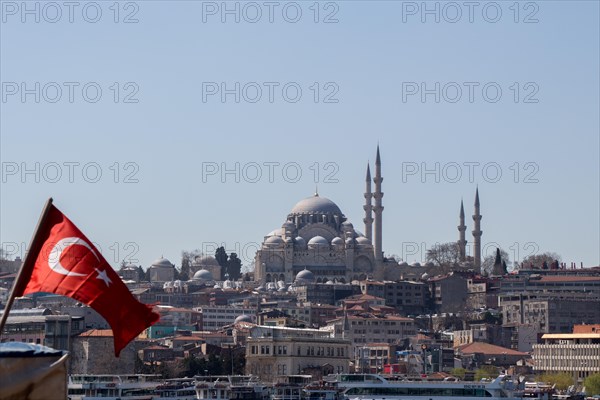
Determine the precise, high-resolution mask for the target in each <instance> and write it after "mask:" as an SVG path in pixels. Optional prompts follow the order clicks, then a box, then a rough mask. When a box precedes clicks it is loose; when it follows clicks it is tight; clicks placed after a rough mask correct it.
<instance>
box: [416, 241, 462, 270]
mask: <svg viewBox="0 0 600 400" xmlns="http://www.w3.org/2000/svg"><path fill="white" fill-rule="evenodd" d="M425 258H426V261H427V262H431V263H433V264H434V265H436V266H447V265H454V264H456V263H458V262H459V261H460V253H459V251H458V244H457V243H456V242H448V243H437V244H435V245H433V246H432V247H431V248H430V249H429V250H427V254H426V256H425Z"/></svg>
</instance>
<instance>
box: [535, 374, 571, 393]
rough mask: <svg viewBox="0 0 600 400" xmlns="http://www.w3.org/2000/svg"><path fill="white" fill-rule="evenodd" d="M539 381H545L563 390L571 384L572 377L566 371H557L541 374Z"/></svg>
mask: <svg viewBox="0 0 600 400" xmlns="http://www.w3.org/2000/svg"><path fill="white" fill-rule="evenodd" d="M539 380H540V381H542V382H547V383H549V384H551V385H556V388H557V389H559V390H565V389H567V388H568V387H569V386H571V385H573V377H572V376H571V374H569V373H567V372H559V373H556V374H543V375H541V376H540V379H539Z"/></svg>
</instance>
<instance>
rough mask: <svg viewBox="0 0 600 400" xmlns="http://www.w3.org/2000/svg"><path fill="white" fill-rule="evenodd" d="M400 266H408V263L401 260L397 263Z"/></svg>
mask: <svg viewBox="0 0 600 400" xmlns="http://www.w3.org/2000/svg"><path fill="white" fill-rule="evenodd" d="M398 265H399V266H401V267H408V263H407V262H406V261H402V262H401V263H400V264H398Z"/></svg>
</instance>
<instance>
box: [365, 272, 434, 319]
mask: <svg viewBox="0 0 600 400" xmlns="http://www.w3.org/2000/svg"><path fill="white" fill-rule="evenodd" d="M360 289H361V291H362V293H364V294H368V295H372V296H377V297H381V298H383V299H385V305H387V306H389V307H394V308H395V309H396V310H397V311H398V312H399V313H401V314H404V315H409V314H422V313H424V312H425V310H426V308H427V305H428V299H429V288H428V286H427V285H426V284H424V283H423V282H416V281H396V282H392V281H382V282H379V281H370V280H369V281H361V282H360Z"/></svg>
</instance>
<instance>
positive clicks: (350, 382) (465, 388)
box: [329, 374, 551, 400]
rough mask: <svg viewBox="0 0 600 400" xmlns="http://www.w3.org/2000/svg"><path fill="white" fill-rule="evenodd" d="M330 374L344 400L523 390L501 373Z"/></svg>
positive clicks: (499, 397) (509, 395)
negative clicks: (433, 377) (418, 376)
mask: <svg viewBox="0 0 600 400" xmlns="http://www.w3.org/2000/svg"><path fill="white" fill-rule="evenodd" d="M333 377H334V381H335V383H336V384H337V386H338V387H339V388H340V389H341V390H342V392H343V394H344V396H346V397H347V398H348V400H367V399H368V400H384V399H385V400H424V399H426V400H448V399H462V400H481V398H486V399H489V400H517V399H523V396H522V394H523V392H522V391H518V390H517V389H518V387H517V384H516V383H515V382H513V381H512V380H511V379H510V378H509V377H507V376H505V375H501V376H499V377H497V378H496V379H493V380H490V381H481V382H465V381H422V380H421V381H410V380H391V379H390V380H388V379H385V378H384V377H382V376H380V375H375V374H355V375H352V374H339V375H334V376H333ZM330 379H331V378H329V380H330ZM550 398H551V397H548V394H547V393H540V396H539V397H538V399H546V400H550Z"/></svg>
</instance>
